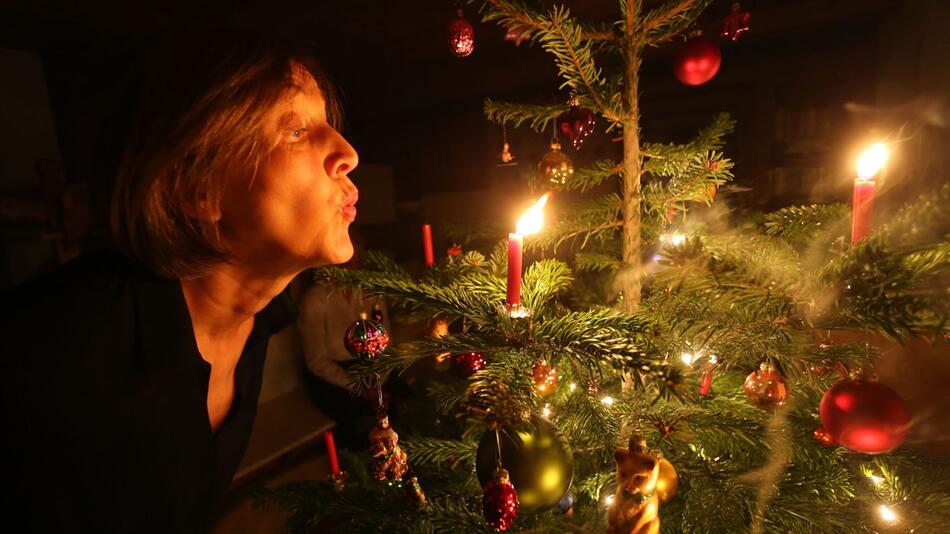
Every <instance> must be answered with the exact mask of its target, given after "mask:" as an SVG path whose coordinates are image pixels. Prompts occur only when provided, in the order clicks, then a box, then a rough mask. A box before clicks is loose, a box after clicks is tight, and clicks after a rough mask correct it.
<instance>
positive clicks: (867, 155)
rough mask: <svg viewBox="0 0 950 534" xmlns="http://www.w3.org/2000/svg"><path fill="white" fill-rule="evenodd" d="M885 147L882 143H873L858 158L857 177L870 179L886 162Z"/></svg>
mask: <svg viewBox="0 0 950 534" xmlns="http://www.w3.org/2000/svg"><path fill="white" fill-rule="evenodd" d="M887 156H888V153H887V147H885V146H884V143H875V144H873V145H871V148H869V149H867V150H865V151H864V153H863V154H861V157H860V158H858V178H859V179H861V180H870V179H871V178H874V175H875V174H877V173H878V171H880V170H881V167H883V166H884V163H885V162H887Z"/></svg>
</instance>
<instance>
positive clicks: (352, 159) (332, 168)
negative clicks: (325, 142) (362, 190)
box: [325, 132, 360, 189]
mask: <svg viewBox="0 0 950 534" xmlns="http://www.w3.org/2000/svg"><path fill="white" fill-rule="evenodd" d="M335 137H336V139H334V145H335V147H334V148H335V149H334V151H333V153H332V154H331V155H330V157H328V158H327V159H326V162H325V165H326V171H327V175H328V176H330V177H333V178H339V177H344V176H346V175H347V174H348V173H350V172H353V169H355V168H356V166H357V165H359V162H360V157H359V155H358V154H357V153H356V149H355V148H353V145H351V144H350V143H349V142H347V140H346V139H345V138H344V137H343V136H342V135H341V134H340V133H339V132H335ZM352 185H353V184H352V182H350V186H352ZM353 189H355V187H353Z"/></svg>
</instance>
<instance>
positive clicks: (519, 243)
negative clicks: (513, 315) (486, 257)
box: [507, 232, 524, 306]
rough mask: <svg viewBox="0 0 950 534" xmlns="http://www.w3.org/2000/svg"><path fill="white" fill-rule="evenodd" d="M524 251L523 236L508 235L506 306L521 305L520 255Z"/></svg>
mask: <svg viewBox="0 0 950 534" xmlns="http://www.w3.org/2000/svg"><path fill="white" fill-rule="evenodd" d="M523 249H524V236H523V235H521V234H519V233H516V232H512V233H510V234H508V299H507V302H508V305H509V306H518V305H521V255H522V252H523Z"/></svg>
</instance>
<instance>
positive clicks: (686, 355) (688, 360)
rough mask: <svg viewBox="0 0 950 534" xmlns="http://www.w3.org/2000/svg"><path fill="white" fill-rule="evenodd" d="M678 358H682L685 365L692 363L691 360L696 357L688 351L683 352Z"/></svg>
mask: <svg viewBox="0 0 950 534" xmlns="http://www.w3.org/2000/svg"><path fill="white" fill-rule="evenodd" d="M680 359H681V360H683V363H685V364H686V365H693V361H694V360H695V359H696V356H694V355H693V354H690V353H689V352H684V353H683V355H682V356H680Z"/></svg>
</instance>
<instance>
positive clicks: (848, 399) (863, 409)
mask: <svg viewBox="0 0 950 534" xmlns="http://www.w3.org/2000/svg"><path fill="white" fill-rule="evenodd" d="M819 412H820V413H821V423H822V424H823V425H824V427H825V429H826V430H827V431H828V435H829V436H831V438H832V439H833V440H834V441H835V442H837V443H840V444H841V445H842V446H844V447H847V448H849V449H851V450H853V451H855V452H863V453H867V454H880V453H883V452H890V451H892V450H894V449H896V448H897V447H898V446H900V444H901V443H903V442H904V439H906V438H907V432H908V430H909V427H910V413H908V411H907V406H905V405H904V401H903V400H901V398H900V396H898V395H897V393H895V392H894V390H893V389H891V388H889V387H887V386H885V385H884V384H881V383H879V382H868V381H865V380H842V381H841V382H838V383H837V384H835V385H834V386H832V388H831V389H829V390H828V391H826V392H825V395H824V396H823V397H822V398H821V407H820V409H819Z"/></svg>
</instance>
